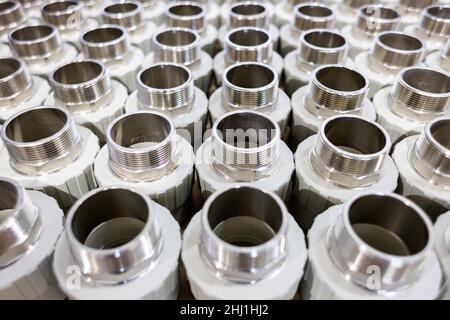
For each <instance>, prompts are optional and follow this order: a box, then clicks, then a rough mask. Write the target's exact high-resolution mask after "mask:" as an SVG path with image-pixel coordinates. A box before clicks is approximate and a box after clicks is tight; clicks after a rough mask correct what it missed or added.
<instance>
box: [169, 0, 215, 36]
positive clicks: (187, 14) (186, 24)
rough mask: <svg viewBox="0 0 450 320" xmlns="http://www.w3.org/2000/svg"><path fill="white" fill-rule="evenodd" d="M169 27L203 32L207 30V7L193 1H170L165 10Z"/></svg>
mask: <svg viewBox="0 0 450 320" xmlns="http://www.w3.org/2000/svg"><path fill="white" fill-rule="evenodd" d="M165 19H166V25H167V26H168V27H181V28H188V29H193V30H195V31H197V32H198V33H203V31H205V30H206V7H205V6H204V5H202V4H200V3H197V2H192V1H177V2H173V3H170V4H169V5H168V6H167V9H166V11H165Z"/></svg>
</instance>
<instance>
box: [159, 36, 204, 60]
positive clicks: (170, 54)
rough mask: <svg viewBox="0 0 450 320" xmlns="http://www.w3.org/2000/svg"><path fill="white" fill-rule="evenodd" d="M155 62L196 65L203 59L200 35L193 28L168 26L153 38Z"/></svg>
mask: <svg viewBox="0 0 450 320" xmlns="http://www.w3.org/2000/svg"><path fill="white" fill-rule="evenodd" d="M152 49H153V57H154V61H155V62H172V63H180V64H183V65H185V66H194V65H196V64H197V63H198V62H199V61H200V59H201V45H200V35H199V34H198V33H197V32H196V31H194V30H191V29H186V28H167V29H164V30H163V31H160V32H158V33H156V34H155V35H154V36H153V38H152Z"/></svg>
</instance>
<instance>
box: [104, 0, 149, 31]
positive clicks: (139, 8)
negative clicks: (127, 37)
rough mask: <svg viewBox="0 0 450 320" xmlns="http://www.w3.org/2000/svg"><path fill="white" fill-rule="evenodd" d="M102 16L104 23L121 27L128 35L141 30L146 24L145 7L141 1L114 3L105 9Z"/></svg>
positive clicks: (127, 0) (128, 0) (129, 0)
mask: <svg viewBox="0 0 450 320" xmlns="http://www.w3.org/2000/svg"><path fill="white" fill-rule="evenodd" d="M101 15H102V20H103V22H104V23H106V24H116V25H120V26H122V27H124V28H125V29H126V30H127V31H128V33H133V32H135V31H137V30H139V29H141V27H142V26H144V24H145V19H144V7H143V5H142V4H141V2H139V1H134V0H126V1H125V2H119V3H113V4H111V5H108V6H106V7H105V8H103V11H102V14H101Z"/></svg>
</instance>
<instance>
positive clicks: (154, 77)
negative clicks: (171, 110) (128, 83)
mask: <svg viewBox="0 0 450 320" xmlns="http://www.w3.org/2000/svg"><path fill="white" fill-rule="evenodd" d="M189 79H190V74H189V71H188V70H187V69H185V68H181V67H179V66H176V65H168V64H163V65H155V66H153V67H150V68H148V69H146V70H144V71H142V72H141V74H140V81H141V82H142V83H143V84H144V85H146V86H148V87H151V88H155V89H171V88H176V87H179V86H181V85H183V84H185V83H186V82H188V81H189Z"/></svg>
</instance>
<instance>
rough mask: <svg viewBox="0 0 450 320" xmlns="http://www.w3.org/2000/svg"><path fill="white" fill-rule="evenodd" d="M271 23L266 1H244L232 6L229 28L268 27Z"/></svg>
mask: <svg viewBox="0 0 450 320" xmlns="http://www.w3.org/2000/svg"><path fill="white" fill-rule="evenodd" d="M268 25H269V12H268V10H267V7H266V6H265V5H264V2H258V1H242V2H237V3H234V4H232V5H231V6H230V14H229V16H228V27H229V29H236V28H240V27H255V28H261V29H266V28H267V27H268Z"/></svg>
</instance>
